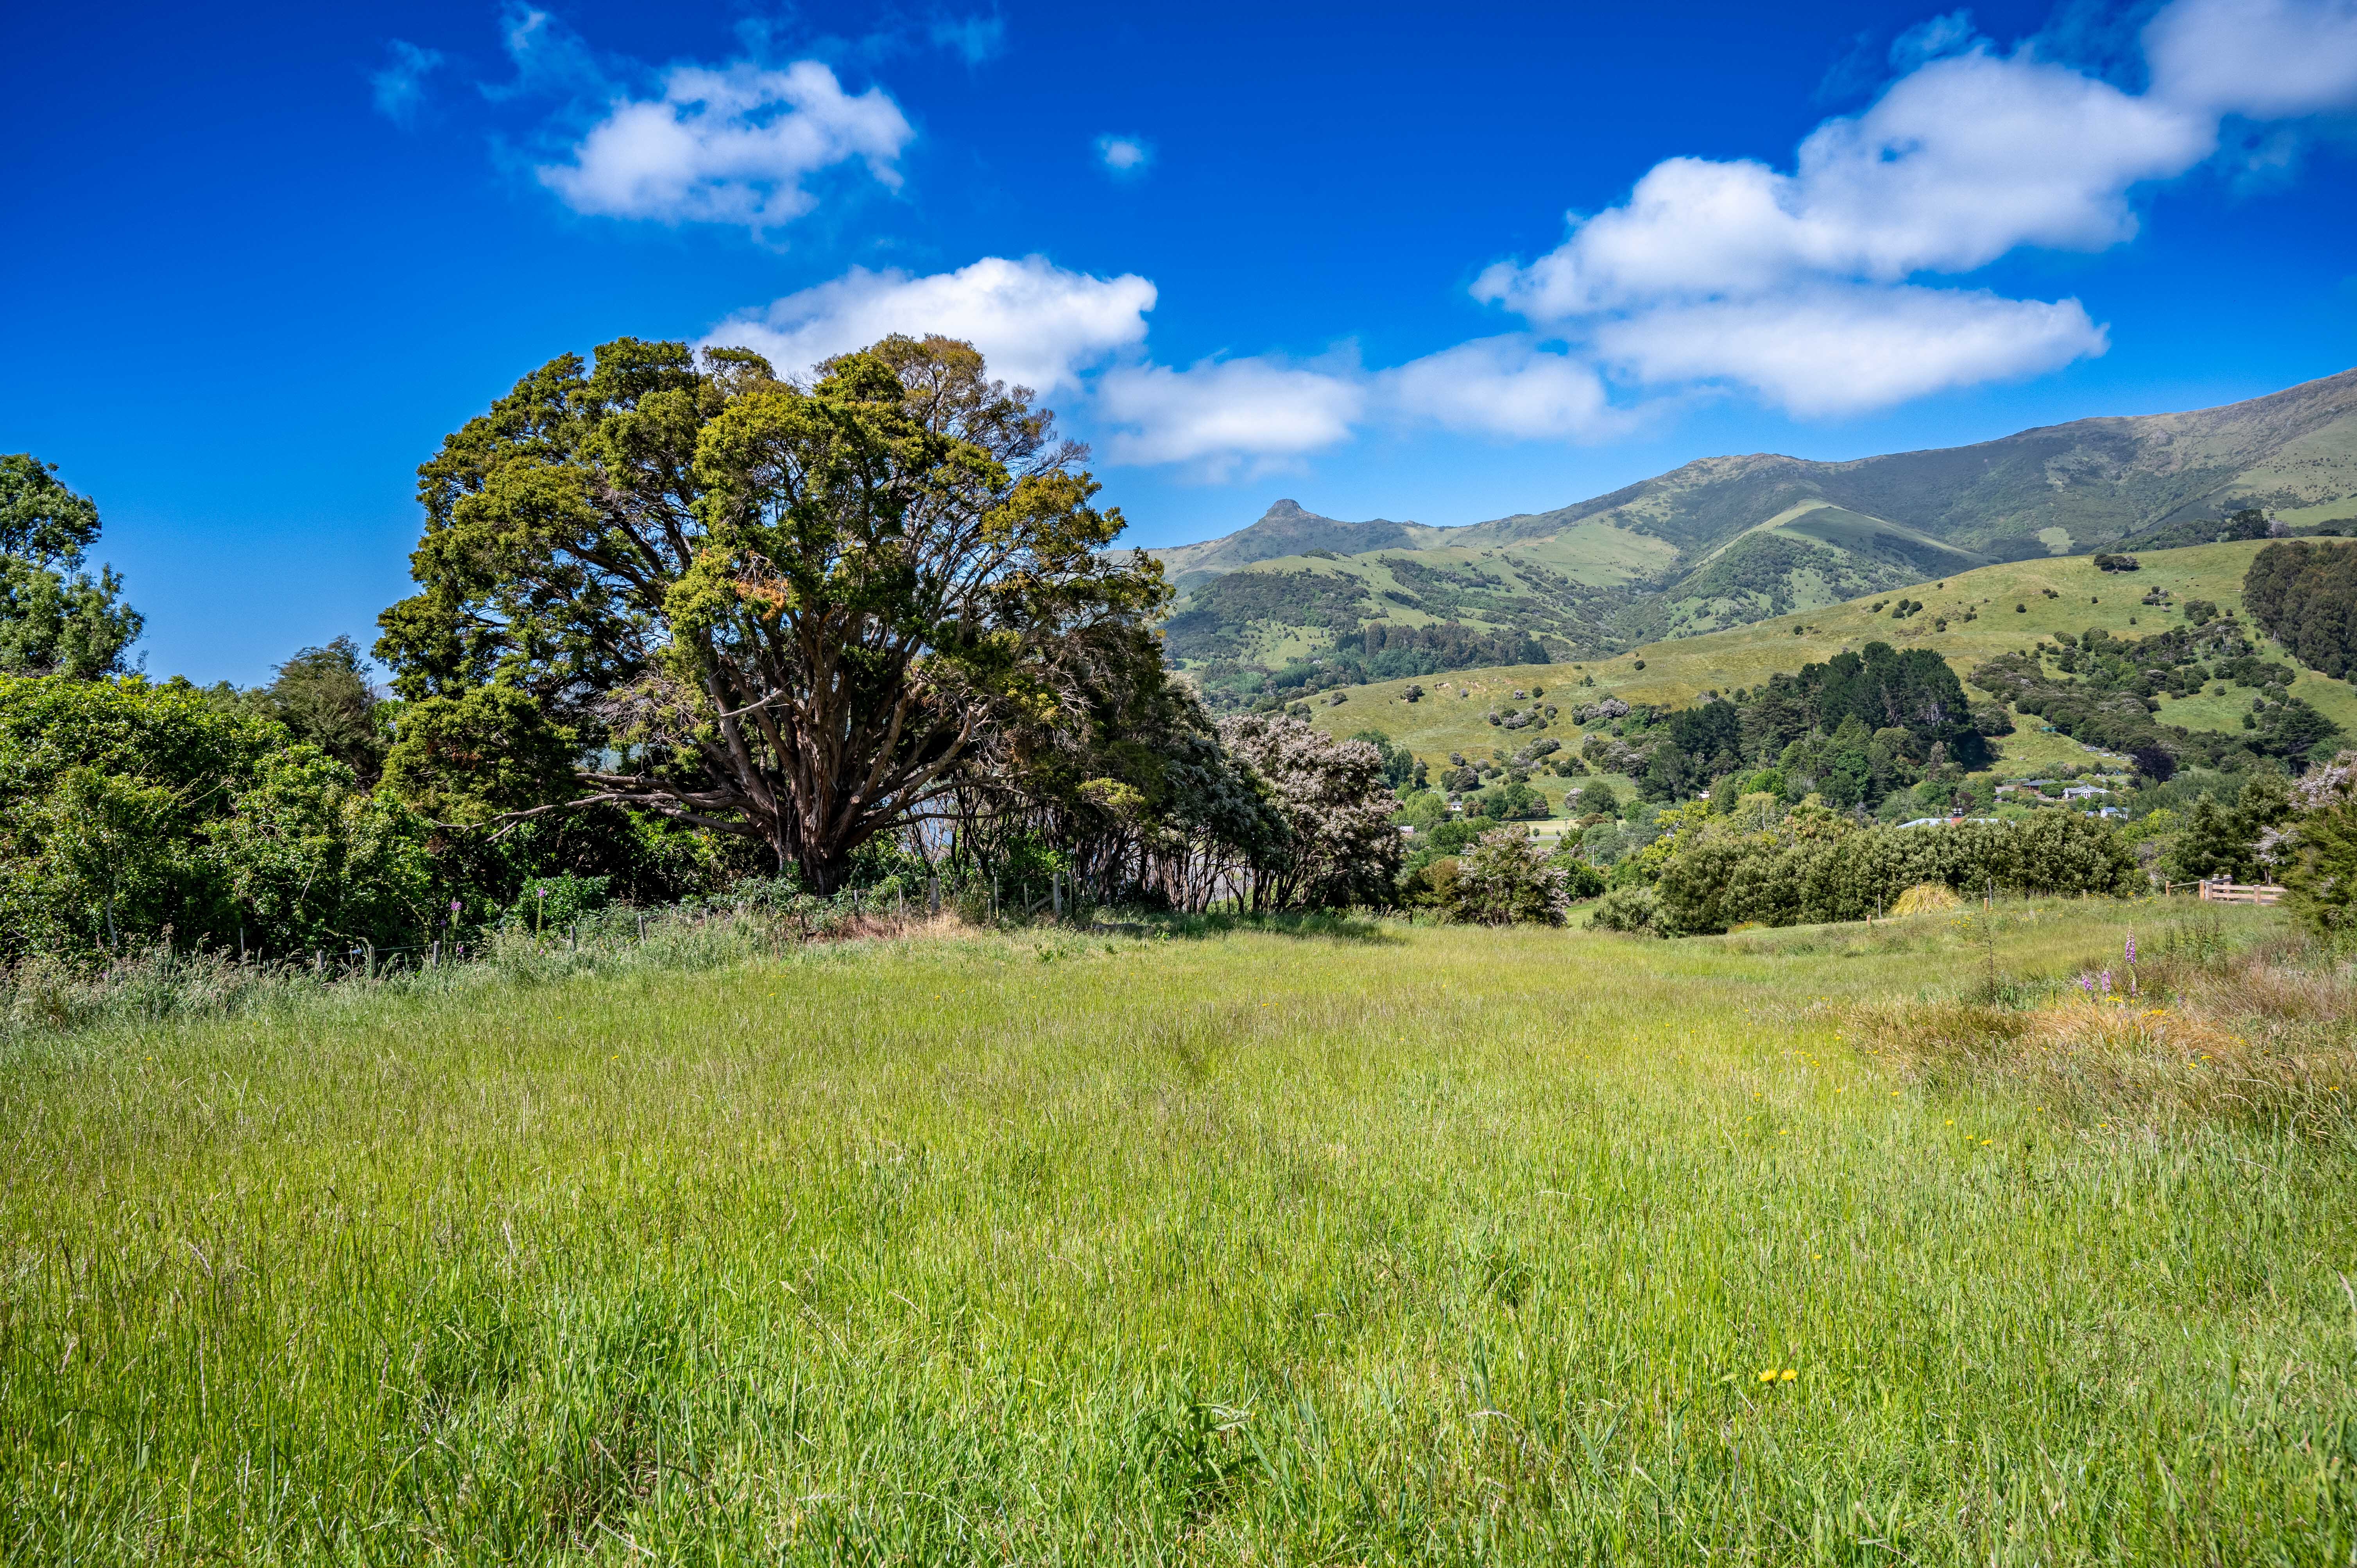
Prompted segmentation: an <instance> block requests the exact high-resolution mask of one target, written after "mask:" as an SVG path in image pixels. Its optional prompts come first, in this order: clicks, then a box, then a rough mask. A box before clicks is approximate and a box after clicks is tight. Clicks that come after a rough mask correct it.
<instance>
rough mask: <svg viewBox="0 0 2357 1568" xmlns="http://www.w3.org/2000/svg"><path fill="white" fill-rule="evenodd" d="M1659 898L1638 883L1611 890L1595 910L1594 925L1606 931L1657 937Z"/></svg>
mask: <svg viewBox="0 0 2357 1568" xmlns="http://www.w3.org/2000/svg"><path fill="white" fill-rule="evenodd" d="M1661 912H1662V899H1661V895H1659V894H1658V893H1655V892H1654V891H1653V890H1652V888H1651V887H1648V886H1645V885H1644V884H1643V883H1641V882H1635V883H1631V884H1630V885H1628V886H1625V887H1615V888H1614V889H1613V890H1612V891H1611V892H1609V893H1607V894H1606V895H1605V896H1604V897H1603V898H1602V899H1601V900H1599V901H1598V904H1597V906H1596V915H1595V919H1594V924H1596V925H1598V926H1601V927H1603V928H1604V929H1606V930H1608V931H1627V932H1630V933H1631V934H1632V935H1633V934H1640V933H1641V934H1646V935H1652V936H1659V935H1660V934H1661V931H1660V929H1659V922H1660V919H1661Z"/></svg>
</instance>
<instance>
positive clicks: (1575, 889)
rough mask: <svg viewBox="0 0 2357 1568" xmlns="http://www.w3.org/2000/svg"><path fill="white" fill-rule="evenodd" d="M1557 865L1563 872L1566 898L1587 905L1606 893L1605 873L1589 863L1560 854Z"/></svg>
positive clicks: (1556, 858) (1556, 860) (1557, 856)
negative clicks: (1591, 899)
mask: <svg viewBox="0 0 2357 1568" xmlns="http://www.w3.org/2000/svg"><path fill="white" fill-rule="evenodd" d="M1555 865H1557V866H1558V867H1560V868H1561V869H1562V871H1563V891H1564V897H1566V898H1568V899H1570V900H1571V901H1572V902H1573V903H1575V904H1582V903H1586V902H1587V900H1588V899H1590V898H1593V897H1597V896H1598V894H1600V893H1602V892H1603V891H1604V873H1602V872H1600V871H1598V870H1597V869H1596V867H1594V866H1592V865H1588V864H1587V862H1586V861H1584V860H1580V859H1577V858H1576V857H1573V856H1569V855H1565V854H1557V855H1556V857H1555Z"/></svg>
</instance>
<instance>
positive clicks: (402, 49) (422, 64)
mask: <svg viewBox="0 0 2357 1568" xmlns="http://www.w3.org/2000/svg"><path fill="white" fill-rule="evenodd" d="M386 52H387V53H388V54H390V55H391V56H392V57H393V58H392V59H390V60H389V61H387V62H386V64H385V68H384V69H383V70H380V71H378V72H376V73H375V74H374V75H373V76H371V77H370V78H369V88H370V90H371V93H372V94H373V95H374V97H375V99H376V112H377V113H380V114H382V115H383V116H384V117H385V118H386V119H388V120H390V121H392V122H393V124H396V125H401V126H404V127H405V126H407V125H408V124H410V123H411V122H412V121H414V120H415V119H416V118H417V111H418V109H419V108H420V107H421V106H422V105H423V104H424V103H425V79H426V78H427V77H428V76H430V75H432V74H433V73H434V71H435V70H436V68H438V67H439V66H440V65H441V64H442V56H441V53H440V51H438V50H436V49H425V48H418V47H417V46H416V45H415V44H412V43H404V42H403V41H402V40H401V39H399V38H395V39H393V42H392V43H391V44H390V45H388V46H387V48H386Z"/></svg>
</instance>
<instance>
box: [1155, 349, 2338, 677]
mask: <svg viewBox="0 0 2357 1568" xmlns="http://www.w3.org/2000/svg"><path fill="white" fill-rule="evenodd" d="M2244 508H2257V509H2260V510H2265V511H2266V512H2268V513H2270V514H2271V515H2272V516H2273V517H2274V519H2275V520H2276V521H2278V522H2280V523H2283V524H2285V525H2286V526H2287V527H2288V528H2289V529H2291V530H2292V531H2293V532H2317V531H2319V530H2338V529H2339V528H2341V527H2342V526H2344V525H2352V524H2357V371H2344V372H2342V373H2341V374H2340V375H2337V376H2331V377H2328V378H2326V379H2324V380H2322V381H2309V382H2307V383H2305V384H2303V385H2301V386H2297V387H2293V388H2290V389H2289V390H2287V391H2285V392H2276V393H2272V394H2270V395H2268V396H2266V397H2262V398H2255V399H2252V400H2251V401H2249V402H2246V403H2232V404H2228V405H2226V406H2224V407H2222V408H2212V409H2203V410H2199V411H2196V412H2192V413H2166V414H2150V415H2141V416H2136V417H2127V418H2098V419H2083V420H2077V421H2074V422H2072V423H2071V424H2058V425H2050V426H2046V427H2044V428H2041V429H2036V430H2027V431H2023V432H2021V433H2019V434H2018V435H2008V436H2006V437H2004V438H2002V439H2000V440H1996V441H1986V442H1981V443H1978V444H1976V445H1974V446H1956V447H1945V448H1939V449H1935V450H1931V451H1922V452H1902V453H1894V454H1889V455H1887V456H1875V457H1862V458H1857V459H1855V460H1852V461H1847V462H1838V463H1826V462H1815V461H1812V460H1809V459H1805V458H1799V457H1785V456H1773V455H1767V454H1754V455H1751V456H1730V457H1707V458H1703V459H1700V460H1698V461H1695V462H1693V463H1688V464H1686V465H1685V466H1684V467H1681V468H1677V469H1675V470H1674V471H1672V472H1670V473H1667V474H1663V475H1661V476H1659V477H1658V478H1652V479H1647V480H1644V481H1642V482H1641V483H1638V484H1635V485H1631V486H1628V487H1627V488H1625V489H1619V490H1615V491H1613V492H1612V493H1611V494H1609V495H1605V496H1598V497H1596V498H1595V499H1590V500H1587V501H1582V502H1579V503H1577V504H1576V505H1572V506H1567V507H1561V508H1558V509H1556V510H1553V511H1545V512H1531V513H1521V514H1517V515H1515V516H1512V517H1504V518H1498V519H1495V520H1492V521H1488V522H1482V523H1476V524H1472V525H1470V526H1468V527H1463V528H1448V529H1442V528H1433V527H1428V526H1426V525H1424V524H1420V523H1415V522H1394V521H1389V520H1386V519H1377V520H1373V521H1366V522H1348V521H1341V520H1339V519H1334V518H1327V517H1321V516H1318V514H1316V513H1314V512H1310V511H1308V510H1304V509H1303V508H1302V507H1301V506H1300V505H1299V504H1298V503H1297V502H1295V501H1292V500H1281V501H1279V502H1277V503H1276V504H1275V506H1273V507H1271V508H1270V509H1269V510H1268V511H1267V512H1266V513H1265V515H1264V516H1262V517H1261V518H1260V519H1259V520H1258V521H1255V522H1254V523H1253V524H1252V525H1251V526H1250V527H1247V528H1244V529H1241V530H1239V531H1237V532H1234V533H1231V534H1227V535H1225V536H1223V537H1222V538H1219V539H1214V540H1210V541H1206V542H1202V543H1199V544H1189V545H1181V546H1178V547H1176V548H1173V549H1168V550H1163V551H1159V552H1157V555H1158V557H1159V558H1160V559H1161V560H1162V561H1163V563H1164V565H1165V569H1166V570H1167V571H1168V572H1169V574H1170V575H1171V577H1172V580H1173V581H1174V583H1175V584H1176V585H1178V586H1179V589H1180V591H1181V595H1182V597H1181V600H1180V602H1179V605H1178V606H1177V607H1176V610H1175V613H1174V615H1173V617H1172V618H1171V621H1170V625H1169V650H1170V652H1171V655H1172V657H1173V658H1174V659H1175V660H1178V661H1179V663H1180V664H1181V666H1182V667H1184V668H1187V669H1189V670H1191V671H1194V672H1195V673H1196V675H1197V678H1198V679H1199V680H1200V681H1201V682H1203V684H1204V687H1205V690H1206V692H1207V693H1208V694H1210V695H1211V697H1212V699H1213V700H1214V701H1215V702H1221V701H1222V700H1225V701H1242V700H1245V699H1246V698H1248V697H1250V696H1254V695H1258V694H1259V693H1261V692H1262V690H1263V689H1264V688H1265V685H1266V683H1267V682H1266V681H1265V677H1267V676H1268V675H1270V674H1272V673H1275V672H1277V671H1286V670H1287V669H1288V667H1291V668H1292V670H1293V671H1295V672H1299V671H1302V670H1303V669H1305V668H1307V669H1308V670H1310V671H1313V673H1312V674H1310V675H1308V676H1305V677H1304V681H1306V682H1310V683H1318V682H1319V681H1320V680H1321V678H1320V677H1318V675H1316V674H1315V673H1314V671H1317V670H1318V669H1319V668H1320V667H1323V668H1324V669H1325V670H1326V671H1327V675H1326V677H1324V678H1323V679H1324V680H1326V681H1327V682H1330V681H1331V680H1338V679H1339V680H1343V681H1356V680H1363V679H1369V678H1373V677H1377V676H1381V675H1384V674H1392V675H1406V674H1413V673H1418V672H1430V671H1437V670H1439V669H1444V668H1448V664H1447V662H1446V658H1445V657H1444V656H1443V655H1441V654H1440V653H1437V652H1435V651H1433V650H1420V651H1413V652H1412V653H1411V654H1408V655H1402V656H1398V657H1394V658H1392V659H1391V660H1390V664H1391V667H1390V668H1384V667H1383V662H1382V660H1379V659H1377V658H1376V657H1375V655H1376V653H1377V651H1378V650H1381V649H1383V648H1385V647H1389V646H1390V645H1391V644H1392V642H1393V640H1394V639H1393V638H1392V637H1391V633H1392V632H1394V630H1396V631H1398V632H1402V633H1417V634H1421V633H1423V632H1424V631H1425V630H1426V628H1451V627H1453V628H1462V630H1463V632H1464V633H1466V634H1468V635H1465V636H1458V635H1456V634H1454V633H1451V634H1449V635H1448V637H1446V638H1443V639H1442V640H1444V641H1448V642H1449V643H1450V646H1452V647H1457V648H1460V649H1462V648H1469V647H1472V646H1475V645H1476V644H1478V643H1479V640H1480V638H1482V637H1524V638H1528V639H1532V641H1534V643H1535V645H1536V646H1537V647H1538V648H1539V649H1540V650H1543V651H1544V656H1545V657H1546V658H1547V659H1548V660H1553V661H1566V660H1589V659H1597V658H1605V657H1609V656H1610V655H1612V654H1614V653H1617V652H1620V651H1621V650H1626V649H1628V648H1631V647H1633V646H1636V645H1639V644H1641V643H1648V642H1655V641H1660V640H1663V639H1671V638H1681V637H1692V636H1700V635H1704V634H1707V633H1712V632H1717V631H1723V630H1726V629H1727V628H1732V627H1738V626H1746V625H1750V624H1754V623H1757V622H1760V621H1763V620H1770V619H1774V618H1779V617H1784V616H1790V615H1793V614H1805V613H1806V612H1808V611H1811V610H1814V609H1819V608H1823V607H1828V606H1832V605H1836V604H1840V603H1843V602H1845V601H1847V600H1850V599H1855V598H1857V597H1861V596H1870V595H1873V594H1876V593H1880V592H1886V591H1889V590H1892V589H1896V588H1900V587H1904V586H1907V585H1911V584H1915V583H1920V582H1923V581H1926V580H1930V579H1933V578H1936V577H1938V576H1940V575H1943V574H1954V573H1959V572H1968V571H1972V570H1975V569H1976V568H1981V567H1986V566H1989V565H1992V564H2003V563H2008V562H2020V563H2027V562H2035V561H2043V560H2048V559H2050V558H2053V557H2058V556H2068V555H2073V554H2082V553H2086V552H2089V551H2093V550H2100V549H2106V548H2111V547H2114V546H2119V545H2123V544H2125V545H2126V546H2127V547H2129V548H2136V547H2137V546H2138V544H2139V542H2142V541H2146V540H2148V541H2149V542H2150V543H2151V544H2152V545H2153V546H2159V545H2174V544H2190V543H2198V542H2206V541H2208V540H2209V539H2211V538H2212V537H2214V536H2215V535H2216V533H2217V532H2218V525H2220V524H2221V523H2222V520H2223V519H2225V518H2226V517H2227V516H2229V515H2231V514H2232V513H2233V512H2234V511H2237V510H2242V509H2244ZM1252 579H1260V580H1257V581H1254V580H1252ZM1371 627H1375V628H1383V631H1382V632H1381V633H1378V634H1376V635H1374V636H1372V638H1371V636H1370V633H1369V628H1371ZM1406 640H1407V641H1408V642H1409V643H1410V644H1416V643H1418V638H1417V637H1410V638H1408V639H1406ZM1424 640H1430V639H1429V638H1428V637H1426V638H1424ZM1338 656H1339V657H1338ZM1404 661H1405V662H1404ZM1294 683H1295V684H1300V683H1303V682H1294Z"/></svg>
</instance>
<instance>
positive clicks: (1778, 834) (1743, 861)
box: [1656, 809, 2144, 936]
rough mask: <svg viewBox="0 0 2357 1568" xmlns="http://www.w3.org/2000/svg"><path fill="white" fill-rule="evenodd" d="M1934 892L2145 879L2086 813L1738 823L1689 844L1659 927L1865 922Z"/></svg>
mask: <svg viewBox="0 0 2357 1568" xmlns="http://www.w3.org/2000/svg"><path fill="white" fill-rule="evenodd" d="M1927 882H1930V883H1940V884H1943V885H1945V886H1949V887H1953V888H1955V889H1956V890H1958V891H1959V892H1962V893H1966V894H1973V893H1980V892H1984V891H1987V890H1990V889H1994V890H1996V891H1999V892H2006V893H2011V894H2040V895H2045V894H2076V893H2099V894H2103V895H2105V896H2124V895H2126V894H2128V893H2131V892H2134V891H2136V890H2138V889H2139V888H2141V887H2142V886H2144V877H2143V875H2142V874H2141V873H2140V872H2138V870H2137V868H2136V857H2135V854H2133V853H2132V852H2131V851H2130V849H2129V848H2128V846H2127V845H2126V844H2125V843H2122V842H2121V840H2120V837H2119V835H2118V833H2116V832H2114V831H2113V830H2112V829H2111V828H2109V827H2108V826H2106V825H2104V823H2102V822H2098V821H2097V820H2096V819H2094V818H2092V817H2086V816H2082V815H2080V814H2079V813H2077V812H2072V811H2040V812H2039V813H2037V814H2035V815H2034V816H2031V817H2029V818H2028V819H2027V820H2024V821H2019V822H1963V823H1956V824H1943V825H1936V826H1930V827H1918V828H1861V827H1857V826H1856V825H1854V824H1853V823H1851V822H1847V821H1846V820H1845V819H1842V818H1840V817H1838V816H1835V814H1833V813H1831V812H1817V811H1808V810H1806V809H1803V810H1801V811H1794V812H1792V814H1791V815H1790V816H1788V817H1786V818H1784V819H1783V820H1782V821H1781V822H1777V823H1774V824H1771V825H1770V826H1767V827H1765V828H1762V829H1759V830H1756V831H1755V830H1753V829H1752V828H1751V826H1750V825H1749V824H1748V823H1742V822H1739V821H1737V820H1732V819H1731V820H1728V821H1726V822H1714V823H1712V824H1711V825H1710V826H1708V827H1707V828H1706V829H1704V830H1703V831H1701V832H1695V833H1692V834H1688V835H1681V837H1680V839H1679V840H1678V841H1677V843H1676V847H1675V849H1674V852H1673V853H1672V854H1670V856H1669V857H1668V859H1667V860H1666V861H1665V862H1664V863H1663V865H1662V867H1661V872H1660V875H1659V878H1658V881H1657V884H1656V886H1657V890H1658V892H1659V894H1660V907H1659V911H1658V915H1657V918H1656V925H1657V928H1658V929H1661V930H1662V931H1663V932H1664V933H1665V934H1668V935H1674V936H1682V935H1693V934H1696V933H1702V932H1711V931H1723V930H1725V929H1727V928H1728V927H1729V926H1732V925H1743V924H1751V925H1762V926H1790V925H1816V924H1822V923H1824V922H1826V921H1833V920H1859V919H1864V918H1867V916H1869V915H1872V914H1874V913H1875V912H1876V911H1877V910H1878V909H1888V908H1889V907H1890V905H1891V904H1892V903H1893V902H1895V901H1896V900H1897V898H1898V897H1899V896H1900V894H1901V893H1903V892H1905V891H1906V890H1907V889H1908V888H1910V887H1915V886H1921V885H1922V884H1924V883H1927Z"/></svg>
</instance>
